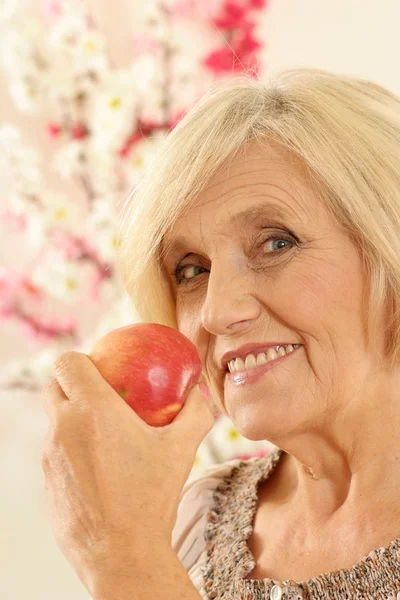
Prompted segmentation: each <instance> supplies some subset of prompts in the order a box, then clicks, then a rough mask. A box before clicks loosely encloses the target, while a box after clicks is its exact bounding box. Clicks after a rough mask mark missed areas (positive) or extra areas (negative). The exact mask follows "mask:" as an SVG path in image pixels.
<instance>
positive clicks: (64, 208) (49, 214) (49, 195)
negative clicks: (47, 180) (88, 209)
mask: <svg viewBox="0 0 400 600" xmlns="http://www.w3.org/2000/svg"><path fill="white" fill-rule="evenodd" d="M40 200H41V202H42V212H41V219H42V221H43V224H44V227H45V228H46V229H49V228H51V227H53V226H58V227H62V228H63V229H71V230H73V229H76V226H77V223H79V222H80V221H81V219H82V218H83V217H84V216H85V210H84V207H83V205H82V203H79V202H77V201H76V200H75V201H74V199H73V198H71V196H70V195H67V194H64V193H62V192H58V191H55V190H46V191H44V192H43V193H42V194H41V196H40Z"/></svg>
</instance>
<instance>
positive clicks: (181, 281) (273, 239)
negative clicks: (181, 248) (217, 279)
mask: <svg viewBox="0 0 400 600" xmlns="http://www.w3.org/2000/svg"><path fill="white" fill-rule="evenodd" d="M269 242H284V243H285V244H290V245H291V246H293V245H294V244H295V243H296V242H295V241H294V240H293V239H292V240H289V239H286V238H285V237H282V235H280V236H277V235H275V236H269V237H268V238H267V239H266V240H264V241H263V243H262V244H261V247H262V248H265V246H266V244H267V243H269ZM291 246H286V245H285V246H280V247H278V249H277V250H273V251H272V252H267V253H264V255H265V254H267V255H268V254H277V253H278V252H279V253H281V254H282V252H284V251H285V250H289V249H290V248H291ZM185 269H188V270H191V271H192V274H193V271H196V269H200V271H201V273H202V272H205V271H208V269H205V268H204V267H200V266H199V265H191V264H187V265H181V266H178V267H177V268H176V269H175V270H174V272H173V273H172V275H173V276H174V277H175V280H176V284H177V285H180V284H185V285H186V284H188V283H190V282H191V281H192V280H193V279H196V277H197V276H198V275H199V274H201V273H198V275H195V274H193V277H190V276H189V277H183V275H182V273H183V272H184V270H185Z"/></svg>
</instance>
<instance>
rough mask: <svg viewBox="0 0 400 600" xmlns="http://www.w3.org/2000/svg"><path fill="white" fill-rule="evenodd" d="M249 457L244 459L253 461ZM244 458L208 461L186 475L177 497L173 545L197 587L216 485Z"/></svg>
mask: <svg viewBox="0 0 400 600" xmlns="http://www.w3.org/2000/svg"><path fill="white" fill-rule="evenodd" d="M257 460H259V459H258V457H252V458H250V459H249V460H247V461H245V462H249V463H251V462H255V461H257ZM243 462H244V461H243V460H242V459H240V458H236V459H233V460H229V461H227V462H224V463H221V464H217V465H210V466H208V467H205V468H203V469H202V470H201V472H200V473H196V475H193V476H191V477H189V479H188V480H187V482H186V484H185V486H184V488H183V489H182V492H181V494H180V497H179V505H178V512H177V519H176V523H175V527H174V529H173V532H172V547H173V549H174V550H175V552H176V553H177V555H178V558H179V560H180V561H181V563H182V564H183V566H184V567H185V569H186V570H187V571H188V573H189V576H190V577H191V579H192V581H193V584H194V585H195V586H196V588H197V589H200V588H201V586H202V574H201V567H202V565H203V564H204V561H205V559H206V541H205V535H204V534H205V530H206V524H207V516H208V512H209V509H210V508H211V505H212V502H213V496H214V492H215V490H216V488H217V487H218V485H219V484H220V483H221V482H222V480H223V479H224V478H225V477H228V476H229V475H230V474H231V473H232V470H233V469H234V468H235V467H236V466H238V465H239V464H240V463H243Z"/></svg>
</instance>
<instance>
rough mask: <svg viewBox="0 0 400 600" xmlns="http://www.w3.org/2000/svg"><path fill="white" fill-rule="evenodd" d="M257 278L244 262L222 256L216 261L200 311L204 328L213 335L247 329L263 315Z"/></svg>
mask: <svg viewBox="0 0 400 600" xmlns="http://www.w3.org/2000/svg"><path fill="white" fill-rule="evenodd" d="M254 288H255V278H254V275H253V276H252V277H249V273H248V271H247V270H246V267H245V266H244V265H240V264H239V265H237V264H234V263H233V261H229V260H227V259H222V257H221V260H219V261H213V264H212V268H211V270H210V274H209V276H208V286H207V294H206V297H205V299H204V303H203V306H202V310H201V320H202V325H203V327H204V328H205V329H206V330H207V331H209V332H210V333H212V334H213V335H226V334H229V333H230V334H232V332H234V331H241V330H243V329H246V327H248V326H249V325H251V324H252V323H254V322H255V320H256V319H257V318H258V317H259V315H260V310H261V306H260V303H259V302H258V300H257V298H256V296H255V290H254Z"/></svg>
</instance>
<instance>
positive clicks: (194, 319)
mask: <svg viewBox="0 0 400 600" xmlns="http://www.w3.org/2000/svg"><path fill="white" fill-rule="evenodd" d="M200 311H201V307H200V306H197V304H196V303H195V302H190V301H187V302H186V301H185V300H181V299H178V300H177V304H176V319H177V323H178V329H179V331H180V332H181V333H183V335H186V337H187V338H189V340H190V341H191V342H192V343H193V344H194V345H195V346H196V347H197V348H199V336H200V325H201V319H200V315H201V312H200Z"/></svg>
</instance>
